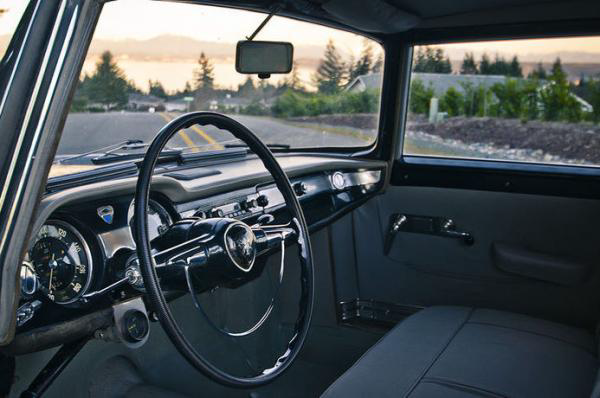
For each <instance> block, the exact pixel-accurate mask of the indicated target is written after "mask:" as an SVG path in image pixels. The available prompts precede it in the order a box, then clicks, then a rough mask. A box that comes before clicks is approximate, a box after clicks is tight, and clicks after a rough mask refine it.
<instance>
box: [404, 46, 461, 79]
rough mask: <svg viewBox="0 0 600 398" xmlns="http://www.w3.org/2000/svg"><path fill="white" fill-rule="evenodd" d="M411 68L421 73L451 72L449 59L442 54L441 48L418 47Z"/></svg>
mask: <svg viewBox="0 0 600 398" xmlns="http://www.w3.org/2000/svg"><path fill="white" fill-rule="evenodd" d="M413 70H414V71H415V72H423V73H452V64H450V59H449V58H448V57H446V56H444V50H443V49H442V48H433V47H419V48H418V49H417V55H416V57H415V62H414V67H413Z"/></svg>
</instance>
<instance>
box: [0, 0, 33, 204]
mask: <svg viewBox="0 0 600 398" xmlns="http://www.w3.org/2000/svg"><path fill="white" fill-rule="evenodd" d="M40 3H41V2H40V1H38V3H37V5H36V7H35V10H33V13H32V15H31V20H30V21H29V26H28V27H27V32H26V33H25V37H24V38H23V43H22V45H21V49H20V50H19V54H18V55H17V59H16V61H15V66H14V68H13V70H12V73H11V74H10V79H9V80H8V84H7V85H6V90H5V91H4V95H3V96H2V102H1V103H0V116H1V115H2V114H3V113H4V107H5V106H6V99H7V98H8V92H9V91H10V88H11V87H12V83H13V80H14V77H15V73H16V72H17V68H18V66H19V63H20V61H21V55H23V50H24V49H25V43H26V42H27V38H28V37H29V33H30V32H31V27H32V26H33V21H34V20H35V17H36V15H37V11H38V8H39V6H40ZM32 98H33V97H32ZM20 134H21V135H20V136H19V139H18V141H17V146H16V148H15V149H16V150H15V151H14V152H13V157H12V159H11V163H10V167H9V169H8V173H7V175H6V181H9V180H10V179H11V178H12V175H13V173H14V168H15V165H16V163H17V158H18V157H19V156H18V153H19V152H20V150H21V145H22V144H23V131H21V133H20ZM8 185H9V184H6V185H5V186H4V187H3V188H2V194H1V195H0V209H1V208H2V207H3V206H4V201H5V199H6V192H7V191H8Z"/></svg>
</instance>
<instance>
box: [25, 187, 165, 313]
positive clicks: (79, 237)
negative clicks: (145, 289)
mask: <svg viewBox="0 0 600 398" xmlns="http://www.w3.org/2000/svg"><path fill="white" fill-rule="evenodd" d="M127 203H129V205H128V206H127ZM95 205H96V204H94V206H87V207H85V208H75V209H73V213H72V214H70V215H69V216H65V215H64V214H61V213H58V216H57V217H56V218H52V219H49V220H48V221H46V222H45V223H44V225H43V226H42V227H41V228H40V229H39V231H38V232H37V234H36V235H35V237H34V238H33V240H32V242H31V244H30V248H29V250H28V252H27V253H26V255H25V261H24V262H23V265H22V267H21V275H20V276H21V293H22V296H23V298H25V299H33V298H35V297H37V298H40V297H44V298H45V299H48V300H50V301H51V302H53V303H55V304H60V305H78V304H82V303H85V302H86V295H88V294H90V293H92V290H93V288H94V287H98V288H101V287H102V286H100V285H101V284H102V282H104V281H102V280H100V279H103V276H104V274H105V271H106V269H105V268H106V262H107V259H108V258H110V257H111V256H112V254H114V253H107V252H106V251H105V250H102V248H104V249H105V248H106V243H105V242H104V241H103V240H102V237H103V236H106V235H107V234H108V235H110V234H111V233H113V232H114V231H123V230H125V231H126V234H125V235H126V236H127V239H126V242H122V247H123V248H127V250H128V251H129V253H133V252H134V249H135V244H134V241H133V236H134V229H135V226H134V202H133V201H132V200H131V199H129V201H127V202H123V201H115V202H114V203H113V204H111V205H103V206H95ZM173 222H174V217H173V216H172V215H171V213H170V212H169V211H168V210H167V209H166V208H165V206H163V205H161V204H160V203H159V202H158V201H156V200H150V201H149V209H148V228H149V230H150V237H151V239H152V238H154V237H157V236H159V235H161V234H162V233H164V231H166V230H167V229H168V227H169V226H170V225H172V224H173ZM115 235H118V234H115ZM108 279H109V280H108V281H107V282H108V283H110V282H111V281H110V276H109V278H108Z"/></svg>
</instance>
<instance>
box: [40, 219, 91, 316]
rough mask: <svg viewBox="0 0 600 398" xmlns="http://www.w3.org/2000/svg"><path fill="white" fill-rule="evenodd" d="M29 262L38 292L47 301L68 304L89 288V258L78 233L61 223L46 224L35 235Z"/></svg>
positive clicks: (51, 222)
mask: <svg viewBox="0 0 600 398" xmlns="http://www.w3.org/2000/svg"><path fill="white" fill-rule="evenodd" d="M29 259H30V261H31V263H32V264H33V268H34V270H35V273H36V275H37V278H38V283H39V289H40V290H41V291H43V292H44V293H45V294H46V296H48V298H49V299H50V300H53V301H54V302H56V303H58V304H68V303H72V302H74V301H76V300H77V299H79V298H80V297H81V296H82V295H83V294H84V293H85V292H86V291H87V289H88V288H89V285H90V282H91V278H92V256H91V253H90V249H89V247H88V245H87V243H86V242H85V240H84V239H83V237H82V236H81V234H80V233H79V232H78V231H77V229H75V227H73V226H72V225H70V224H67V223H66V222H63V221H48V222H47V223H46V224H44V225H43V226H42V228H40V230H39V232H38V233H37V235H36V237H35V240H34V243H33V246H32V247H31V250H30V251H29Z"/></svg>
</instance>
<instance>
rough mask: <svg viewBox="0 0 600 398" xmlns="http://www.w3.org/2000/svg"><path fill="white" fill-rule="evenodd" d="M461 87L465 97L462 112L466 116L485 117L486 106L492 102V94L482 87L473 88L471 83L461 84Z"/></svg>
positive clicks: (486, 112)
mask: <svg viewBox="0 0 600 398" xmlns="http://www.w3.org/2000/svg"><path fill="white" fill-rule="evenodd" d="M461 86H462V88H463V91H464V93H465V94H464V96H465V106H464V112H465V115H467V116H486V115H487V114H488V106H489V105H490V103H491V102H492V92H491V91H490V90H488V89H487V88H485V86H483V85H481V84H480V85H477V86H475V85H474V84H473V83H472V82H463V83H461Z"/></svg>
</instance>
